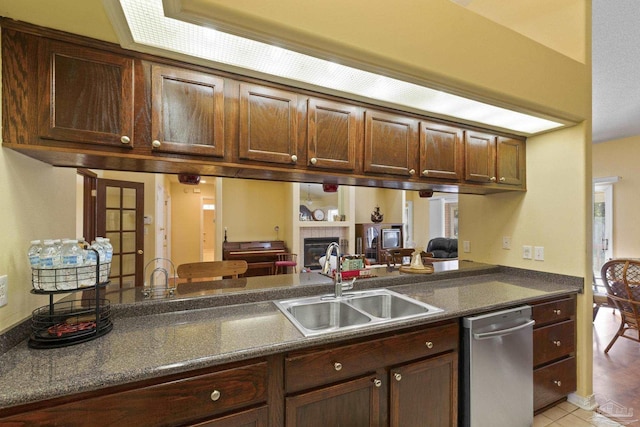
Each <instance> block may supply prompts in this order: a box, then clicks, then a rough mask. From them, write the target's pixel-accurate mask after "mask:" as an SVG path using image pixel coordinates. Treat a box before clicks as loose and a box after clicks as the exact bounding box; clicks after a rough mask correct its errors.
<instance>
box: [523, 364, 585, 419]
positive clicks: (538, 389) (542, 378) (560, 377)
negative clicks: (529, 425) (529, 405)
mask: <svg viewBox="0 0 640 427" xmlns="http://www.w3.org/2000/svg"><path fill="white" fill-rule="evenodd" d="M575 390H576V358H575V357H569V358H568V359H565V360H561V361H560V362H556V363H552V364H551V365H548V366H545V367H544V368H540V369H536V370H534V371H533V409H534V410H538V409H541V408H544V407H545V406H547V405H550V404H551V403H554V402H556V401H558V400H560V399H562V398H564V397H565V396H567V395H568V394H569V393H572V392H574V391H575Z"/></svg>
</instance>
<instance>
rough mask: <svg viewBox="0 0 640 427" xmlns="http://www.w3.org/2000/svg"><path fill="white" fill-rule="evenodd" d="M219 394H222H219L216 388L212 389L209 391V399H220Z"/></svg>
mask: <svg viewBox="0 0 640 427" xmlns="http://www.w3.org/2000/svg"><path fill="white" fill-rule="evenodd" d="M220 396H222V394H220V392H219V391H218V390H213V392H211V400H213V401H214V402H215V401H216V400H218V399H220Z"/></svg>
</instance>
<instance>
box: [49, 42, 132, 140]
mask: <svg viewBox="0 0 640 427" xmlns="http://www.w3.org/2000/svg"><path fill="white" fill-rule="evenodd" d="M38 84H39V88H38V89H39V90H38V92H39V94H38V103H39V120H38V134H39V136H40V137H41V138H45V139H54V140H59V141H73V142H81V143H86V144H98V145H116V146H119V147H120V146H128V147H132V146H133V143H134V140H133V59H131V58H129V57H125V56H122V55H116V54H113V53H110V52H105V51H101V50H97V49H93V48H89V47H82V46H77V45H74V44H70V43H64V42H60V41H55V40H49V39H42V40H41V42H40V43H39V54H38Z"/></svg>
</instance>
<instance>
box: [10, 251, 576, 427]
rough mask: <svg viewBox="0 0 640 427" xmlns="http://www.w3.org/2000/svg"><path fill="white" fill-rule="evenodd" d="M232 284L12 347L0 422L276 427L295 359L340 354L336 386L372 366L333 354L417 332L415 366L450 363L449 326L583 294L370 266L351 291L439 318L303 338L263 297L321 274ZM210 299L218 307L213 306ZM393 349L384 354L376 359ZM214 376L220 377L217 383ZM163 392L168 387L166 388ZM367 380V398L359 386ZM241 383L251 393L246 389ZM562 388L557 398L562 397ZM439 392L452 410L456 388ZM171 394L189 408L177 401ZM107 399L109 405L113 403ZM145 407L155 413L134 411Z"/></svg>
mask: <svg viewBox="0 0 640 427" xmlns="http://www.w3.org/2000/svg"><path fill="white" fill-rule="evenodd" d="M454 263H457V262H454ZM443 265H444V264H443ZM231 281H232V280H231ZM276 281H279V282H278V283H276ZM222 282H227V283H228V282H229V281H222ZM240 282H242V283H244V284H243V285H241V286H240V288H233V287H226V286H224V287H223V289H216V290H207V289H206V288H205V286H202V285H196V287H194V285H193V284H190V287H187V288H179V289H178V293H177V295H176V296H175V297H173V298H168V299H163V298H158V299H144V298H142V297H141V295H127V292H129V291H125V292H123V294H122V295H120V294H119V295H109V298H110V299H111V300H112V304H113V310H114V330H113V331H112V332H111V333H110V334H108V335H106V336H104V337H101V338H100V339H98V340H95V341H92V342H89V343H84V344H80V345H76V346H71V347H66V348H60V349H51V350H33V349H29V348H28V347H27V345H26V342H24V341H23V342H21V343H19V344H18V345H17V346H15V347H14V348H12V349H10V350H8V351H7V352H6V353H5V354H4V355H2V356H0V362H1V363H0V380H1V381H2V383H3V384H10V385H11V386H10V387H3V388H2V391H1V392H0V407H1V408H2V409H0V420H2V419H4V418H5V417H6V420H7V421H9V420H23V421H24V420H27V421H30V422H34V421H35V420H45V419H46V418H47V417H63V416H64V415H63V414H64V413H68V414H73V415H72V418H73V420H74V422H79V423H82V421H81V420H82V418H83V417H97V419H104V420H108V419H112V420H118V419H120V420H124V419H127V420H131V419H136V417H147V421H146V422H152V421H149V417H154V416H156V415H153V413H158V414H159V415H157V416H168V414H171V415H172V416H175V420H174V421H175V423H176V424H177V423H185V422H193V423H195V422H197V421H202V420H204V419H210V420H217V419H218V418H217V417H219V416H222V415H226V414H228V413H229V411H231V412H233V414H234V416H239V417H240V416H241V415H240V414H245V413H246V411H244V409H247V408H248V409H249V410H250V413H251V414H253V415H252V416H254V415H255V416H258V417H263V418H264V419H265V420H270V421H269V422H268V424H264V425H282V423H283V417H284V411H285V407H286V408H287V409H286V410H287V411H289V410H290V409H289V408H290V407H292V405H294V403H292V402H294V401H295V399H296V396H298V395H299V392H300V390H303V389H304V388H305V387H307V386H299V387H297V386H295V385H292V384H290V383H287V384H284V385H283V384H282V374H281V373H280V374H279V372H282V369H283V364H284V365H285V366H290V368H288V369H293V366H295V361H297V360H299V359H298V358H299V357H302V358H303V359H301V360H305V359H304V357H306V356H305V355H308V354H323V352H326V351H329V353H331V354H333V355H334V356H331V357H338V356H337V355H340V354H342V356H343V357H344V359H343V362H342V364H343V365H344V366H345V367H344V368H342V365H341V369H340V370H339V371H340V372H339V375H340V376H339V377H337V378H336V380H337V379H340V380H345V379H348V378H350V375H351V374H353V375H354V376H355V377H357V378H360V376H361V375H369V374H371V372H376V371H377V370H376V369H373V370H371V368H370V364H369V362H367V360H368V359H367V356H366V355H365V353H358V354H356V355H355V357H356V359H357V360H358V363H357V365H358V366H364V367H365V368H366V369H365V368H363V369H365V371H364V372H361V373H357V372H358V371H353V369H354V366H352V365H349V364H348V363H347V362H346V360H350V359H349V357H354V356H349V353H348V352H344V353H341V350H340V349H342V348H351V346H356V347H358V346H367V345H372V344H369V343H372V342H378V341H379V342H380V343H381V344H380V345H381V346H382V348H384V346H385V345H386V344H385V343H386V342H390V344H388V345H399V344H398V343H397V342H396V341H394V340H396V339H401V338H397V337H405V336H406V337H413V336H414V335H416V334H418V335H416V336H420V337H421V338H420V339H424V338H422V337H423V336H425V334H426V336H429V337H433V338H432V341H433V343H434V344H435V345H434V346H433V349H429V350H428V353H425V354H424V355H420V356H416V357H417V358H418V359H421V360H422V359H423V358H424V357H425V356H429V357H436V356H437V357H440V356H444V355H448V356H447V357H448V358H449V359H451V358H452V357H453V358H454V359H455V357H454V356H455V355H457V348H458V339H457V337H458V333H457V330H458V319H459V318H461V317H462V316H466V315H469V314H472V313H480V312H486V311H489V310H495V309H500V308H505V307H510V306H515V305H517V304H522V303H531V302H540V301H544V302H548V301H556V300H567V301H573V298H572V295H574V294H576V293H578V292H581V288H582V281H581V280H580V279H578V278H575V277H569V276H561V275H555V274H547V273H538V272H531V271H527V270H518V269H512V268H504V267H494V266H489V265H484V264H478V263H473V262H462V261H461V262H460V265H459V268H453V269H451V270H449V271H444V272H438V273H435V274H433V275H429V276H423V275H402V274H398V272H397V271H391V272H388V271H386V270H385V269H380V276H379V277H376V278H371V279H364V280H360V281H357V282H356V288H357V289H366V288H376V287H387V288H392V289H393V290H394V291H396V292H399V293H401V294H405V295H408V296H410V297H412V298H415V299H417V300H419V301H423V302H426V303H428V304H431V305H434V306H436V307H440V308H442V309H444V312H443V313H441V314H438V315H434V316H433V317H429V318H426V319H414V320H407V321H401V322H397V323H391V324H386V325H380V326H375V327H364V328H361V329H356V330H351V331H349V332H340V333H331V334H327V335H322V336H315V337H303V336H302V334H301V333H300V332H298V330H297V329H296V328H295V327H294V326H293V324H291V323H290V322H289V321H288V320H287V319H286V318H285V317H284V315H282V313H280V312H279V311H278V309H277V308H276V306H275V305H274V304H273V302H272V301H273V300H275V299H282V298H291V297H297V296H304V295H318V294H322V293H330V292H331V289H332V284H331V280H330V279H329V278H327V277H324V276H321V275H319V274H317V273H303V274H299V275H280V276H270V277H256V278H247V279H240ZM118 298H121V299H120V300H119V301H118ZM567 298H568V299H567ZM220 303H222V304H224V305H221V306H217V307H216V305H219V304H220ZM230 304H231V305H230ZM394 337H395V338H394ZM402 339H404V338H402ZM385 340H392V341H385ZM407 340H409V338H407ZM402 342H403V343H404V341H402ZM430 342H431V341H430ZM345 345H346V347H345ZM403 345H404V344H403ZM372 348H374V349H375V348H377V347H376V346H374V347H372ZM361 350H362V349H361ZM345 351H346V350H345ZM318 352H319V353H318ZM332 352H333V353H332ZM395 353H397V352H394V351H390V352H385V353H384V354H385V356H384V357H387V358H388V357H391V356H390V355H392V354H395ZM367 354H368V353H367ZM385 360H386V359H385ZM425 360H431V359H430V358H429V359H425ZM438 360H440V359H438ZM452 360H453V359H451V360H449V364H448V365H447V366H449V369H451V370H452V372H451V375H452V376H453V377H455V378H457V376H456V375H455V373H456V372H457V363H453V362H452ZM456 360H457V359H456ZM332 363H333V362H332ZM409 366H411V365H409ZM336 370H338V369H337V368H336ZM332 371H333V368H332ZM356 373H357V375H356ZM220 375H222V376H223V377H224V381H223V380H221V379H220V378H217V376H220ZM235 375H239V376H240V377H239V378H243V379H244V381H248V382H247V383H246V384H244V383H242V381H240V380H238V381H239V382H238V384H237V387H239V389H236V390H235V392H234V393H237V396H238V397H237V399H235V400H234V399H233V398H231V399H232V402H230V403H229V402H227V403H225V399H229V397H228V396H226V395H225V391H226V393H227V394H228V393H229V390H228V389H225V390H224V391H222V392H220V391H219V390H218V387H219V386H221V385H220V384H223V383H227V381H235V380H234V379H233V378H235ZM570 375H575V372H570ZM247 378H248V379H247ZM366 378H369V377H368V376H366ZM190 382H194V383H193V384H191V383H190ZM384 382H385V381H383V385H384ZM570 383H571V382H570V381H569V384H570ZM171 384H174V385H176V384H178V385H176V388H171ZM179 384H183V385H182V386H180V385H179ZM242 384H244V385H242ZM366 384H367V385H366V387H365V388H366V389H367V390H369V389H370V388H371V386H370V385H369V380H367V381H366ZM452 384H453V382H452ZM573 384H574V385H575V378H574V380H573ZM166 387H169V389H166ZM221 387H222V386H221ZM246 387H249V389H251V390H249V391H247V390H245V388H246ZM262 387H264V389H263V388H262ZM385 387H386V386H385ZM214 388H215V390H214ZM215 391H218V393H222V396H223V397H222V398H220V402H216V401H217V400H218V399H216V396H218V395H214V394H215ZM571 391H573V389H569V390H567V392H566V393H565V395H566V394H567V393H568V392H571ZM155 392H158V393H160V394H158V395H156V394H154V393H155ZM203 393H204V394H203ZM212 393H214V394H212ZM450 393H451V399H452V400H451V402H450V406H451V407H453V406H456V405H455V402H456V401H457V400H456V399H457V384H456V386H454V387H453V388H452V389H451V390H450ZM285 395H286V396H287V397H286V399H285V400H286V403H285V400H283V396H285ZM383 395H384V394H383ZM178 396H182V397H180V398H179V397H178ZM202 396H204V397H202ZM181 398H184V399H187V400H186V401H187V402H188V403H185V404H184V405H183V404H180V405H177V404H176V402H177V401H179V400H180V399H181ZM218 398H219V396H218ZM110 399H111V400H110ZM113 399H116V400H113ZM127 399H130V400H127ZM157 399H162V400H161V402H163V403H160V401H158V400H157ZM202 399H204V401H205V402H204V403H203V400H202ZM212 400H213V401H212ZM116 401H117V402H120V403H118V405H117V406H115V407H114V406H113V405H115V402H116ZM206 401H208V402H206ZM124 402H128V403H124ZM205 403H206V404H207V405H206V408H204V404H205ZM148 405H153V406H154V408H157V409H154V410H153V411H151V410H149V411H148V412H147V411H145V410H143V409H145V408H147V407H148ZM189 405H195V407H196V409H194V410H189V409H188V408H189ZM165 407H166V409H164V408H165ZM158 408H160V409H158ZM381 408H382V409H381V411H382V412H381V414H382V415H380V416H381V417H382V418H383V419H384V417H386V416H387V415H385V414H387V412H388V411H393V409H391V408H386V404H383V405H382V407H381ZM240 409H242V411H240ZM166 411H169V412H168V413H165V412H166ZM203 411H204V412H203ZM238 411H239V412H238ZM163 414H164V415H163ZM256 414H257V415H256ZM287 414H289V412H287ZM70 416H71V415H70ZM244 416H247V417H249V415H242V417H244ZM376 416H377V415H376ZM452 416H455V410H453V415H452ZM132 417H133V418H132ZM92 419H94V418H92ZM68 422H71V418H70V419H69V421H68ZM105 422H106V421H105ZM167 422H169V421H167ZM67 425H69V424H67ZM214 425H215V424H214ZM220 425H223V424H220ZM256 425H263V424H256Z"/></svg>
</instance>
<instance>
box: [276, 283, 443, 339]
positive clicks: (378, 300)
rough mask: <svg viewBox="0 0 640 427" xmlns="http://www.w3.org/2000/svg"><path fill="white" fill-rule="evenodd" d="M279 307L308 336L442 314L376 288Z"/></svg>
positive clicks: (291, 301) (281, 303)
mask: <svg viewBox="0 0 640 427" xmlns="http://www.w3.org/2000/svg"><path fill="white" fill-rule="evenodd" d="M275 304H276V306H277V307H278V308H279V309H280V311H282V313H283V314H284V315H285V316H287V318H288V319H289V320H290V321H291V323H293V324H294V325H295V326H296V328H298V329H299V330H300V332H302V333H303V334H304V335H305V336H311V335H319V334H325V333H329V332H336V331H343V330H351V329H357V328H361V327H364V326H370V325H377V324H381V323H390V322H394V321H400V320H405V319H412V318H417V317H427V316H432V315H434V314H438V313H441V312H443V310H442V309H440V308H438V307H434V306H432V305H429V304H426V303H423V302H421V301H417V300H415V299H413V298H410V297H408V296H406V295H401V294H399V293H397V292H393V291H390V290H388V289H374V290H368V291H357V292H350V293H347V294H344V295H343V296H342V297H340V298H336V297H334V296H330V295H325V296H316V297H308V298H297V299H289V300H283V301H276V302H275Z"/></svg>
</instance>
